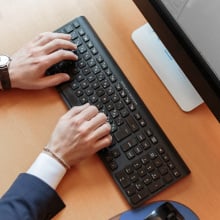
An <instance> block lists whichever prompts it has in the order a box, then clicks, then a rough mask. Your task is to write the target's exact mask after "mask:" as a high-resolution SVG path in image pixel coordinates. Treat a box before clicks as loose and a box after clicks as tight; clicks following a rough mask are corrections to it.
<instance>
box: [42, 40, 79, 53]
mask: <svg viewBox="0 0 220 220" xmlns="http://www.w3.org/2000/svg"><path fill="white" fill-rule="evenodd" d="M59 49H66V50H76V49H77V46H76V45H75V44H73V43H72V42H71V41H69V40H64V39H54V40H52V41H50V42H48V43H47V44H45V45H44V46H43V48H42V51H44V53H45V54H49V53H52V52H54V51H56V50H59Z"/></svg>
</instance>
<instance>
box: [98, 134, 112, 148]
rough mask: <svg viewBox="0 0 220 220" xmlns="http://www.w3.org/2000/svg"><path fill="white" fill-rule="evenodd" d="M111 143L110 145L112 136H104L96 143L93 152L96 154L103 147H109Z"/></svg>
mask: <svg viewBox="0 0 220 220" xmlns="http://www.w3.org/2000/svg"><path fill="white" fill-rule="evenodd" d="M111 143H112V136H111V135H110V134H109V135H106V136H104V137H103V138H101V139H99V140H98V141H97V142H96V144H95V149H94V150H95V151H96V152H97V151H99V150H101V149H103V148H105V147H109V146H110V145H111Z"/></svg>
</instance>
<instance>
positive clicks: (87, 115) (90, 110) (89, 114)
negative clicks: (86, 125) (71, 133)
mask: <svg viewBox="0 0 220 220" xmlns="http://www.w3.org/2000/svg"><path fill="white" fill-rule="evenodd" d="M98 112H99V111H98V109H97V108H96V107H95V106H94V105H89V106H88V107H87V108H85V109H83V111H81V112H80V114H78V115H77V118H76V119H75V120H78V121H79V122H81V123H83V122H88V121H90V120H91V119H92V118H94V117H95V116H96V115H97V114H98Z"/></svg>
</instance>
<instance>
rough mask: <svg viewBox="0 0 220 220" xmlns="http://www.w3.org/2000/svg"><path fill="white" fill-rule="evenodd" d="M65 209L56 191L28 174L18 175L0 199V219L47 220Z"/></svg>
mask: <svg viewBox="0 0 220 220" xmlns="http://www.w3.org/2000/svg"><path fill="white" fill-rule="evenodd" d="M64 207H65V205H64V203H63V201H62V200H61V199H60V197H59V196H58V194H57V193H56V191H54V190H53V189H52V188H51V187H50V186H49V185H47V184H46V183H44V182H43V181H42V180H40V179H38V178H37V177H35V176H32V175H30V174H26V173H23V174H20V175H19V176H18V177H17V179H16V180H15V182H14V183H13V184H12V186H11V187H10V189H9V190H8V191H7V192H6V193H5V194H4V195H3V197H2V198H1V199H0V219H4V220H48V219H51V218H52V217H54V216H55V215H56V214H57V213H58V212H59V211H60V210H62V209H63V208H64Z"/></svg>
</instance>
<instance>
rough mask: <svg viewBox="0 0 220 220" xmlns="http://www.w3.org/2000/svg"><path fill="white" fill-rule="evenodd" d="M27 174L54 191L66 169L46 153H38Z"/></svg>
mask: <svg viewBox="0 0 220 220" xmlns="http://www.w3.org/2000/svg"><path fill="white" fill-rule="evenodd" d="M27 173H29V174H31V175H34V176H36V177H38V178H40V179H41V180H43V181H44V182H45V183H47V184H48V185H49V186H51V187H52V188H53V189H56V188H57V186H58V184H59V183H60V181H61V180H62V178H63V177H64V175H65V173H66V169H65V168H64V167H63V166H62V165H61V164H60V163H59V162H58V161H57V160H55V159H54V158H52V157H51V156H49V155H48V154H46V153H43V152H42V153H40V154H39V156H38V157H37V159H36V160H35V161H34V163H33V164H32V165H31V167H30V168H29V169H28V171H27Z"/></svg>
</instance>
